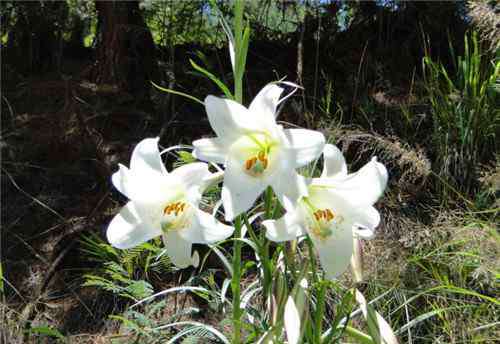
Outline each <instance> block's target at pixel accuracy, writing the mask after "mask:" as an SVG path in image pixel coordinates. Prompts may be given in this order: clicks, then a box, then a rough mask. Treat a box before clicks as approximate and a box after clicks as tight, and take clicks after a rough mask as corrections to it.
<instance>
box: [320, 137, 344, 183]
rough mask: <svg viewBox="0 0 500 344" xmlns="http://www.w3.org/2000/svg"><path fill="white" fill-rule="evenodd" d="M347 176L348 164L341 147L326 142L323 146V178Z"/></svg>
mask: <svg viewBox="0 0 500 344" xmlns="http://www.w3.org/2000/svg"><path fill="white" fill-rule="evenodd" d="M336 176H337V177H345V176H347V165H346V163H345V158H344V155H343V154H342V152H341V151H340V149H338V148H337V146H335V145H332V144H326V145H325V147H324V148H323V172H322V173H321V178H332V177H336Z"/></svg>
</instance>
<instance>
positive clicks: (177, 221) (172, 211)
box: [161, 202, 189, 233]
mask: <svg viewBox="0 0 500 344" xmlns="http://www.w3.org/2000/svg"><path fill="white" fill-rule="evenodd" d="M188 209H189V205H188V204H187V203H185V202H172V203H169V204H167V205H166V206H165V208H163V218H162V221H161V229H162V231H163V232H165V233H166V232H168V231H170V230H178V229H182V228H185V227H187V226H188V225H189V216H187V214H186V213H187V210H188Z"/></svg>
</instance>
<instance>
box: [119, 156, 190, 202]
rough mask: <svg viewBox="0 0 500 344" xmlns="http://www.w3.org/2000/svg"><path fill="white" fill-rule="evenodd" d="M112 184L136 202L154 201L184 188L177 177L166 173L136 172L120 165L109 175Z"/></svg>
mask: <svg viewBox="0 0 500 344" xmlns="http://www.w3.org/2000/svg"><path fill="white" fill-rule="evenodd" d="M111 180H112V182H113V185H114V186H115V187H116V188H117V189H118V191H120V192H121V193H122V194H124V195H125V196H127V197H128V198H129V199H130V200H132V201H135V202H138V203H147V204H151V203H155V202H158V201H159V200H162V199H164V198H165V195H167V194H174V193H181V192H183V191H184V190H185V188H184V187H183V185H182V184H180V183H178V179H176V178H172V176H170V175H167V174H163V175H162V174H159V173H155V174H150V175H148V176H145V175H144V174H137V173H135V170H131V169H128V168H127V167H125V166H123V165H120V168H119V170H118V171H117V172H115V173H114V174H113V176H112V177H111Z"/></svg>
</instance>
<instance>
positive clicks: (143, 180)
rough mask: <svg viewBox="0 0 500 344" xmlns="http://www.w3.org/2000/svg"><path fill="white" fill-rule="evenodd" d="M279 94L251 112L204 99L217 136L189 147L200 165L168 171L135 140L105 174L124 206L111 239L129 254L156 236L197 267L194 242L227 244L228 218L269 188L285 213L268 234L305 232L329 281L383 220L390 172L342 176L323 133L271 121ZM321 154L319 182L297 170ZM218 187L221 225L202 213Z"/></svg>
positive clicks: (152, 148)
mask: <svg viewBox="0 0 500 344" xmlns="http://www.w3.org/2000/svg"><path fill="white" fill-rule="evenodd" d="M283 90H284V89H283V88H282V87H280V86H279V83H271V84H268V85H267V86H265V87H264V88H263V89H262V90H261V91H260V92H259V93H258V94H257V96H256V97H255V99H254V100H253V101H252V102H251V104H250V106H249V107H248V108H246V107H244V106H243V105H241V104H239V103H237V102H236V101H233V100H231V99H224V98H219V97H215V96H208V97H206V99H205V102H204V104H205V109H206V112H207V115H208V120H209V122H210V125H211V126H212V128H213V130H214V132H215V133H216V135H217V136H216V137H212V138H202V139H199V140H196V141H194V142H193V146H194V150H193V156H194V157H195V158H196V159H199V160H201V161H203V162H194V163H189V164H185V165H183V166H181V167H179V168H176V169H174V170H173V171H171V172H169V171H167V169H166V168H165V166H164V164H163V162H162V159H161V155H160V151H159V148H158V138H147V139H144V140H143V141H141V142H140V143H139V144H137V146H136V147H135V149H134V151H133V153H132V158H131V161H130V168H127V167H125V166H123V165H120V168H119V170H118V171H117V172H116V173H115V174H113V177H112V181H113V184H114V186H115V187H116V188H117V189H118V190H119V191H120V192H121V193H122V194H124V195H125V196H126V197H127V198H128V199H129V200H130V201H129V202H128V203H127V204H126V205H125V206H124V207H123V208H122V209H121V211H120V212H119V214H117V215H116V216H115V217H114V218H113V220H112V221H111V223H110V224H109V227H108V230H107V237H108V240H109V242H110V243H111V244H112V245H113V246H115V247H117V248H121V249H126V248H131V247H134V246H136V245H139V244H141V243H144V242H146V241H148V240H150V239H152V238H154V237H156V236H160V235H161V236H162V238H163V241H164V244H165V246H166V253H167V254H168V255H169V257H170V258H171V261H172V262H173V263H174V264H175V265H176V266H178V267H179V268H185V267H188V266H190V265H193V266H197V265H198V262H199V257H198V254H197V253H196V252H194V253H192V244H212V243H216V242H219V241H222V240H225V239H227V238H229V237H230V236H231V235H232V234H233V231H234V227H233V226H232V225H230V223H231V221H233V220H234V219H235V218H236V217H237V216H239V215H240V214H242V213H244V212H247V211H248V210H250V209H251V208H252V207H253V206H254V204H255V202H256V201H257V199H258V198H259V197H260V196H261V194H262V193H263V192H264V191H265V190H266V189H267V188H268V187H271V188H272V190H273V191H274V194H275V195H276V198H277V199H278V200H279V202H280V203H281V205H282V207H283V209H284V210H285V213H284V215H283V216H282V217H281V218H279V219H265V220H264V221H262V225H263V228H262V230H264V229H265V231H266V237H267V238H268V239H269V240H271V241H275V242H283V241H290V240H296V239H297V237H300V236H304V235H308V236H309V238H310V239H311V240H312V242H313V244H314V247H315V248H316V250H317V253H318V254H319V257H320V261H321V265H322V267H323V269H324V271H325V273H326V276H327V277H328V278H335V277H337V276H338V275H339V274H340V273H342V272H343V271H344V270H345V269H346V268H347V267H348V265H349V262H350V259H351V256H352V254H353V238H355V237H357V236H361V237H364V238H369V237H371V236H372V235H373V231H374V229H375V228H376V227H377V225H378V224H379V222H380V215H379V213H378V211H377V210H376V209H375V208H374V207H373V205H374V204H375V202H376V201H377V199H378V198H379V197H380V196H381V195H382V193H383V191H384V189H385V186H386V184H387V171H386V168H385V167H384V165H382V164H381V163H379V162H377V160H376V158H373V159H372V160H371V161H370V162H369V163H367V164H366V165H365V166H363V167H362V168H361V169H360V170H359V171H358V172H356V173H352V174H348V173H347V166H346V162H345V159H344V157H343V155H342V153H341V151H340V150H339V149H338V148H337V147H336V146H334V145H331V144H325V137H324V135H323V134H322V133H320V132H318V131H314V130H307V129H284V128H283V127H282V126H281V125H279V124H277V122H276V116H277V107H278V104H279V103H280V98H281V96H282V93H283ZM282 100H283V99H281V101H282ZM321 154H323V172H322V174H321V176H320V177H319V178H306V177H304V176H302V175H300V174H299V173H298V171H297V169H298V168H300V167H303V166H305V165H307V164H309V163H311V162H314V161H315V160H317V159H318V158H319V157H320V155H321ZM206 162H209V163H213V164H218V165H219V166H220V165H223V167H224V171H223V172H215V173H212V172H211V171H210V170H209V165H208V164H207V163H206ZM220 182H222V193H221V195H222V196H221V197H222V205H223V208H224V217H225V218H224V221H225V222H226V223H227V224H225V223H223V222H222V221H221V220H219V219H217V218H216V217H215V216H213V215H212V214H210V213H207V212H205V211H203V210H201V209H200V208H199V205H200V201H201V198H202V196H203V193H204V191H205V190H206V189H207V187H208V186H210V185H213V184H214V183H220Z"/></svg>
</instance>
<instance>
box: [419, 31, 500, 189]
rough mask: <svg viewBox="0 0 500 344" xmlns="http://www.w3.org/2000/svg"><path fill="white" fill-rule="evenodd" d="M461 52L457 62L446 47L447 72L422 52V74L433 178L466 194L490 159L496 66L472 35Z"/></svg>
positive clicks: (498, 120)
mask: <svg viewBox="0 0 500 344" xmlns="http://www.w3.org/2000/svg"><path fill="white" fill-rule="evenodd" d="M464 46H465V48H464V52H463V56H460V55H458V56H457V55H456V50H455V49H454V48H453V46H452V45H451V44H450V53H451V56H452V66H451V68H449V69H447V68H446V67H445V66H444V65H443V63H441V62H439V61H434V60H433V59H432V58H431V56H430V52H429V49H426V55H425V57H424V59H423V70H424V83H425V90H426V95H427V98H428V100H429V102H430V104H431V111H430V113H431V115H432V120H433V131H432V133H431V137H432V140H433V141H434V142H433V145H434V147H435V152H434V153H435V161H436V164H437V165H436V167H437V169H438V174H439V176H440V177H441V178H442V179H443V180H445V181H446V183H448V184H450V185H453V186H454V187H458V189H459V190H460V191H463V192H471V191H472V190H473V189H474V187H475V185H474V181H475V180H477V178H475V177H476V170H477V166H478V164H480V163H484V162H487V161H491V160H492V158H494V157H493V152H494V150H495V144H496V139H497V136H498V132H499V127H500V110H499V108H498V104H499V102H498V101H499V72H500V61H499V60H498V59H493V60H492V57H491V56H488V55H487V54H485V53H483V52H482V51H481V46H480V43H479V41H478V38H477V34H476V33H472V34H466V36H465V38H464Z"/></svg>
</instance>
